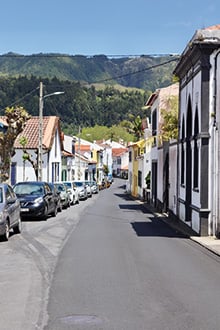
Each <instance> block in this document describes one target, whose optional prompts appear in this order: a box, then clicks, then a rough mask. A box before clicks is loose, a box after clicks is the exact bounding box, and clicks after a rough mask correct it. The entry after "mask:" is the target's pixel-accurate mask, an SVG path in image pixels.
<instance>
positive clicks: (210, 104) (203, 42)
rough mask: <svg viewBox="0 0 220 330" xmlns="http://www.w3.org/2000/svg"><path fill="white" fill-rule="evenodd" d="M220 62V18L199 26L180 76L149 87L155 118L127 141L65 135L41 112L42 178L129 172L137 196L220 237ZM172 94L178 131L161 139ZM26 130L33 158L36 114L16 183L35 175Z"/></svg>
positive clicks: (18, 155) (16, 161) (17, 161)
mask: <svg viewBox="0 0 220 330" xmlns="http://www.w3.org/2000/svg"><path fill="white" fill-rule="evenodd" d="M219 68H220V25H215V26H212V27H208V28H204V29H200V30H197V31H196V32H195V34H194V35H193V37H192V39H191V40H190V41H189V43H188V44H187V46H186V48H185V49H184V51H183V53H182V55H181V57H180V59H179V61H178V63H177V65H176V68H175V69H174V74H175V75H176V76H177V77H178V80H179V81H178V83H176V84H173V85H171V86H168V87H165V88H161V89H158V90H156V91H155V92H153V93H152V95H151V96H150V98H149V99H148V101H147V106H148V107H150V109H151V125H150V124H149V123H147V125H145V128H144V136H143V139H142V140H140V141H138V142H137V143H134V144H131V145H130V146H124V145H123V144H120V143H116V142H112V141H94V142H93V143H91V142H88V141H85V140H82V139H81V138H80V137H76V136H66V135H64V134H63V133H62V131H61V129H60V120H59V118H58V117H54V116H52V117H44V118H43V141H42V144H43V155H42V179H43V180H46V181H60V180H76V179H83V180H84V179H95V180H97V181H98V182H101V181H102V180H103V178H104V177H105V176H106V174H107V173H108V174H109V175H110V176H121V177H124V178H128V180H127V185H126V189H127V191H128V192H129V193H131V195H132V196H134V197H137V198H140V199H145V200H147V201H148V202H150V203H151V204H152V205H153V206H154V207H155V208H157V209H159V210H160V211H162V212H167V213H169V215H170V216H172V217H173V218H175V219H177V220H178V221H179V220H180V221H182V222H183V223H184V224H185V225H186V226H188V227H190V228H191V229H192V230H193V231H194V232H195V233H196V234H198V235H200V236H206V235H211V236H215V237H219V236H220V184H219V177H220V176H219V173H220V135H219V122H220V69H219ZM171 96H178V100H179V105H178V114H179V115H178V116H179V117H178V138H177V139H175V140H169V141H164V140H163V139H161V135H160V130H161V122H162V121H163V115H162V110H164V108H166V103H167V98H169V97H171ZM145 122H147V121H145ZM2 123H3V121H1V120H0V124H2ZM2 125H3V124H2ZM2 125H0V127H2ZM3 126H4V125H3ZM21 136H25V137H26V138H27V145H26V149H27V150H28V151H29V153H31V155H32V158H33V159H36V151H37V150H38V147H39V118H38V117H32V118H31V119H30V120H29V121H28V123H27V125H26V127H25V129H24V131H23V132H22V133H21V134H20V135H19V136H18V137H17V139H16V141H15V151H16V152H15V155H14V156H13V158H12V163H11V176H10V177H11V183H12V184H14V183H15V182H17V181H24V180H31V179H33V178H35V179H36V177H35V176H36V174H35V172H34V169H33V166H31V164H30V163H29V162H27V161H25V160H23V158H22V155H23V152H24V150H23V147H22V145H21V144H20V138H21ZM106 169H107V170H106ZM149 181H150V184H149Z"/></svg>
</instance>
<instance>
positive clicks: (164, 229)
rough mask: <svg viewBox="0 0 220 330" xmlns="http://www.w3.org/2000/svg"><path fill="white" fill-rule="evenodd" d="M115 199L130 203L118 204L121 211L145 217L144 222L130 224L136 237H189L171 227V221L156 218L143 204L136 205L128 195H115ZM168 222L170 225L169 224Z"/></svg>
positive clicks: (162, 217) (165, 218) (161, 217)
mask: <svg viewBox="0 0 220 330" xmlns="http://www.w3.org/2000/svg"><path fill="white" fill-rule="evenodd" d="M115 195H116V196H117V197H119V198H121V199H122V200H125V201H130V202H131V203H126V204H122V203H121V204H119V205H118V206H119V208H120V209H122V210H127V211H129V212H132V211H134V212H141V213H143V214H144V215H146V221H140V222H139V221H135V222H131V226H132V228H133V230H134V231H135V233H136V235H137V236H139V237H144V236H145V237H149V236H154V237H173V238H174V237H176V238H188V237H189V235H188V234H187V233H184V232H183V231H182V230H180V229H179V228H178V226H176V227H173V226H172V223H171V220H170V219H169V218H167V217H166V216H163V215H161V216H156V215H155V214H154V213H153V212H152V211H151V209H150V208H148V207H146V206H145V205H144V204H138V203H136V202H135V201H134V200H133V199H132V198H131V197H130V195H128V194H126V193H124V194H123V193H122V194H120V193H116V194H115ZM169 222H170V223H169Z"/></svg>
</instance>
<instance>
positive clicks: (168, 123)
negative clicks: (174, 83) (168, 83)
mask: <svg viewBox="0 0 220 330" xmlns="http://www.w3.org/2000/svg"><path fill="white" fill-rule="evenodd" d="M178 100H179V99H178V96H170V97H168V98H167V100H166V108H164V109H161V115H162V118H163V122H162V125H161V132H162V139H163V140H164V141H169V140H171V139H177V138H178Z"/></svg>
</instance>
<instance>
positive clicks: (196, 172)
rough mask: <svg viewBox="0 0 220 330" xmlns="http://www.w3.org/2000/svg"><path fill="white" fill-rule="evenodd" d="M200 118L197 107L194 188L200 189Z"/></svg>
mask: <svg viewBox="0 0 220 330" xmlns="http://www.w3.org/2000/svg"><path fill="white" fill-rule="evenodd" d="M198 133H199V119H198V109H197V108H196V114H195V122H194V168H193V188H194V189H198V184H199V149H198V140H197V138H198Z"/></svg>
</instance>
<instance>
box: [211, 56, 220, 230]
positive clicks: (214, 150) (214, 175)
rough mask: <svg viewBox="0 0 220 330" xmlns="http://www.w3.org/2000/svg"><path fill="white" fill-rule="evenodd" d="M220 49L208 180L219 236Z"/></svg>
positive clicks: (215, 224) (215, 75)
mask: <svg viewBox="0 0 220 330" xmlns="http://www.w3.org/2000/svg"><path fill="white" fill-rule="evenodd" d="M219 54H220V50H219V51H218V52H217V53H216V55H215V61H214V77H213V81H214V91H213V113H212V117H213V123H212V144H211V182H210V204H211V214H212V215H211V220H212V228H211V230H212V235H213V236H214V235H216V236H219V228H218V227H219V224H218V219H219V208H218V207H219V206H218V200H219V189H218V127H217V125H216V113H217V71H218V70H217V69H218V62H217V61H218V56H219Z"/></svg>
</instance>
